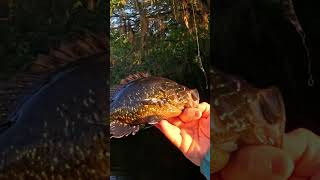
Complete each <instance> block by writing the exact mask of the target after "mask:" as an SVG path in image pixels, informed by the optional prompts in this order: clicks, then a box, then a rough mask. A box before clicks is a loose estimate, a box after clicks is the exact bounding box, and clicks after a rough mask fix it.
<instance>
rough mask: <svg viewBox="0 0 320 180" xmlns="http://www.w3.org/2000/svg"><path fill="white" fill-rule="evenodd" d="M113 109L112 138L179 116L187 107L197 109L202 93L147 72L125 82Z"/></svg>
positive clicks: (114, 100)
mask: <svg viewBox="0 0 320 180" xmlns="http://www.w3.org/2000/svg"><path fill="white" fill-rule="evenodd" d="M121 84H122V86H121V87H120V88H119V89H118V90H117V91H116V92H115V93H114V94H113V96H112V99H111V106H110V134H111V137H114V138H121V137H124V136H128V135H130V134H133V135H134V134H135V133H136V132H138V131H139V129H141V128H143V127H144V126H145V125H147V124H149V125H153V124H156V123H157V122H159V121H160V120H161V119H168V118H170V117H176V116H178V115H179V114H180V113H181V112H182V110H183V109H184V108H185V107H197V106H198V104H199V94H198V91H197V90H196V89H189V88H187V87H185V86H183V85H180V84H178V83H176V82H174V81H172V80H169V79H166V78H163V77H155V76H150V75H147V74H144V73H138V74H135V75H131V76H129V77H128V78H126V79H125V80H123V81H122V83H121Z"/></svg>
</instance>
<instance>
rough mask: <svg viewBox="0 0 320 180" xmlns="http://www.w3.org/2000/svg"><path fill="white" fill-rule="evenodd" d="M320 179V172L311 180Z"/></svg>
mask: <svg viewBox="0 0 320 180" xmlns="http://www.w3.org/2000/svg"><path fill="white" fill-rule="evenodd" d="M319 179H320V171H319V172H318V173H317V174H316V175H314V176H312V178H311V180H319Z"/></svg>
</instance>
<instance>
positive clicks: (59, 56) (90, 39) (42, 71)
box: [0, 33, 108, 121]
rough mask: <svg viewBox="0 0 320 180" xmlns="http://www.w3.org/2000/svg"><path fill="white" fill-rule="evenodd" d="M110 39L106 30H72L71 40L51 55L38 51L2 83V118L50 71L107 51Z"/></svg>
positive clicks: (62, 42)
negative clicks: (33, 58) (97, 31)
mask: <svg viewBox="0 0 320 180" xmlns="http://www.w3.org/2000/svg"><path fill="white" fill-rule="evenodd" d="M69 37H70V36H69ZM107 41H108V37H107V35H105V34H104V33H101V34H97V35H93V34H92V33H90V34H89V33H76V34H75V33H73V34H71V38H68V40H63V41H60V43H59V46H58V47H57V46H56V47H51V48H50V50H49V53H48V54H39V55H38V56H37V57H36V58H35V60H34V61H33V62H32V63H31V64H30V65H28V66H27V67H26V68H24V69H23V70H22V72H20V73H17V74H16V75H15V76H14V77H13V78H11V79H9V80H6V81H4V82H0V121H2V120H3V119H6V118H7V116H8V114H9V113H11V110H12V109H15V107H16V105H17V102H18V101H19V99H20V96H21V95H23V96H25V95H28V94H29V93H30V92H31V89H33V88H34V85H35V84H36V83H38V82H41V80H43V79H45V78H48V76H49V74H50V73H53V72H56V71H58V70H59V69H61V68H63V67H66V66H67V65H69V64H70V63H72V62H76V61H78V60H80V59H83V58H88V57H91V56H95V55H99V54H101V55H104V54H106V53H107V52H108V51H107V49H108V48H107ZM88 60H90V58H88Z"/></svg>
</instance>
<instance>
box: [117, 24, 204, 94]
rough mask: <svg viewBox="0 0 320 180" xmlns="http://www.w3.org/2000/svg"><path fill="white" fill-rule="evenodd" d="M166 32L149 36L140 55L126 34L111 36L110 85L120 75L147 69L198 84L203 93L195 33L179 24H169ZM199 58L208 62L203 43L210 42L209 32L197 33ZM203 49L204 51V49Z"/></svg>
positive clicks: (202, 80)
mask: <svg viewBox="0 0 320 180" xmlns="http://www.w3.org/2000/svg"><path fill="white" fill-rule="evenodd" d="M166 34H167V35H166V36H160V37H159V36H150V37H149V39H148V42H147V43H148V45H147V46H148V49H147V50H146V51H147V52H146V56H145V57H144V58H143V59H142V58H140V57H139V53H138V52H137V50H135V48H134V47H135V46H132V45H131V44H130V42H129V41H128V39H127V37H126V36H125V35H123V34H121V33H119V32H115V33H112V36H111V60H112V62H114V66H113V68H112V71H111V85H112V86H113V85H116V84H118V83H119V81H120V80H121V79H122V78H125V77H126V76H128V75H130V74H133V73H136V72H149V73H150V74H152V75H157V76H163V77H167V78H170V79H172V80H175V81H177V82H179V83H182V84H185V85H187V86H189V87H193V88H197V89H198V90H199V91H201V92H202V93H204V91H206V90H205V76H204V74H203V72H202V71H201V69H200V67H199V64H198V62H197V61H196V57H197V44H196V39H195V34H194V33H193V34H190V33H189V32H188V30H187V29H186V28H184V27H182V26H180V27H179V26H177V25H172V26H170V27H169V28H168V31H167V32H166ZM199 36H200V37H199V38H200V49H201V50H202V51H201V59H202V62H203V65H204V66H205V65H206V64H207V63H208V57H209V51H208V49H209V48H208V47H205V46H206V44H208V42H209V37H208V32H206V31H203V32H202V33H200V35H199ZM203 50H204V51H203Z"/></svg>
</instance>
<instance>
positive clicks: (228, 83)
mask: <svg viewBox="0 0 320 180" xmlns="http://www.w3.org/2000/svg"><path fill="white" fill-rule="evenodd" d="M210 80H211V83H210V94H211V97H210V104H211V107H212V108H211V109H210V111H211V113H210V114H211V116H212V118H211V123H210V133H211V139H210V141H211V144H212V147H213V148H212V150H211V158H212V159H211V169H210V172H211V174H213V173H216V172H218V171H220V170H221V169H223V168H224V167H225V166H226V165H227V163H228V161H229V158H230V155H231V154H232V153H233V152H235V151H237V150H238V149H239V148H241V147H243V146H246V145H269V146H273V147H277V148H281V146H282V139H283V135H284V131H285V124H286V114H285V106H284V102H283V98H282V95H281V92H280V90H279V89H278V88H277V87H275V86H271V87H266V88H256V87H254V86H253V85H251V84H250V83H249V82H248V81H246V80H244V79H243V78H240V77H237V76H235V75H230V74H227V73H224V72H222V71H219V70H218V69H215V68H212V69H211V71H210Z"/></svg>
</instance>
